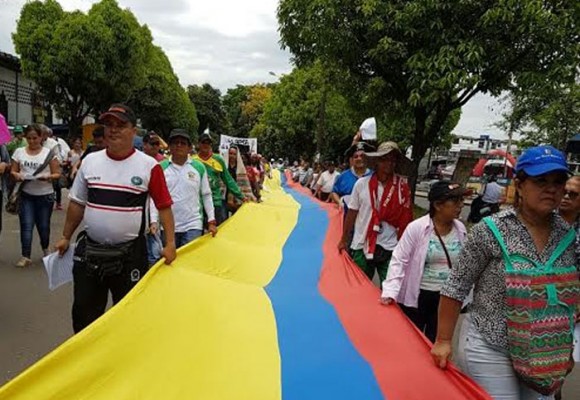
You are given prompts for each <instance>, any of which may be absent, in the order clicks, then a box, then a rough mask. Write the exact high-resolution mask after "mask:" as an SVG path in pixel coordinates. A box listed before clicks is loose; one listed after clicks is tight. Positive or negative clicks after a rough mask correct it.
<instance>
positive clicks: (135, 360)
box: [0, 175, 489, 400]
mask: <svg viewBox="0 0 580 400" xmlns="http://www.w3.org/2000/svg"><path fill="white" fill-rule="evenodd" d="M286 190H287V191H284V190H283V189H282V188H281V184H280V177H279V175H276V176H275V179H273V180H271V181H269V182H267V188H266V192H265V193H264V196H263V197H264V202H263V203H262V204H249V205H246V206H244V207H243V208H242V209H241V210H240V211H239V212H238V213H237V214H236V216H235V217H234V218H232V219H230V220H229V221H228V222H226V224H225V225H223V226H222V227H220V232H219V234H218V236H217V237H216V238H213V239H212V238H209V237H207V236H206V237H203V238H201V239H199V240H196V241H195V242H193V243H191V244H190V245H188V246H186V247H184V248H182V249H180V250H179V251H178V258H177V260H176V261H175V262H174V263H173V265H172V266H165V265H162V264H158V265H156V266H155V267H154V268H153V269H152V270H151V271H150V272H149V273H148V274H147V276H146V277H145V278H144V279H143V280H142V281H141V282H140V283H139V284H138V285H137V286H136V287H135V289H134V290H133V291H132V292H131V293H129V294H128V295H127V296H126V297H125V299H123V301H121V302H120V303H119V304H118V305H117V306H115V307H113V308H112V309H111V310H110V311H109V312H107V313H106V314H105V315H104V316H103V317H102V318H100V319H99V320H97V321H96V322H95V323H93V324H92V325H91V326H90V327H88V328H87V329H85V330H84V331H82V332H81V333H79V334H78V335H76V336H74V337H72V338H71V339H70V340H68V341H66V342H65V343H64V344H62V345H61V346H60V347H59V348H57V349H56V350H55V351H53V352H52V353H50V354H49V355H47V356H46V357H45V358H43V359H42V360H40V361H39V362H38V363H36V364H35V365H33V366H32V367H31V368H29V369H28V370H27V371H25V372H24V373H22V374H21V375H20V376H18V377H17V378H15V379H14V380H12V381H11V382H9V383H8V384H6V385H5V386H4V387H2V388H1V389H0V399H2V400H3V399H10V400H19V399H27V400H44V399H58V400H69V399H103V400H104V399H106V400H112V399H115V400H116V399H200V400H213V399H216V400H230V399H231V400H245V399H247V400H277V399H293V400H294V399H296V400H307V399H315V400H321V399H332V400H339V399H357V400H358V399H364V400H372V399H401V400H413V399H417V400H424V399H449V400H465V399H475V400H478V399H489V397H488V396H487V395H486V394H485V393H484V392H483V391H482V390H481V389H480V388H478V387H477V386H476V385H475V384H474V383H473V382H471V381H470V380H469V379H468V378H466V377H465V376H463V375H461V374H460V373H459V372H458V371H457V370H456V369H455V368H454V367H450V368H449V369H448V370H446V371H442V370H439V369H438V368H436V367H435V366H434V365H433V362H432V360H431V358H430V355H429V345H428V342H427V341H426V339H425V338H424V337H423V336H422V335H421V334H420V333H419V332H418V331H417V330H416V329H415V328H414V327H413V325H412V324H411V323H410V322H409V321H408V320H407V319H406V318H405V317H404V315H403V314H402V313H401V312H400V310H399V309H398V308H397V307H395V306H393V307H383V306H381V305H380V304H379V302H378V298H379V292H378V289H377V288H376V287H374V286H373V285H372V283H371V282H369V281H368V279H367V278H366V277H365V276H364V275H363V274H362V273H361V272H360V271H359V270H358V268H357V267H356V266H355V265H353V264H352V262H351V261H350V260H349V259H348V258H347V257H346V256H343V255H341V254H339V253H338V251H337V250H336V243H337V240H338V237H339V235H340V229H341V228H340V225H341V217H340V215H339V212H338V211H337V210H336V209H334V208H332V207H330V206H327V205H323V204H322V203H318V202H317V201H315V200H314V199H313V198H312V197H310V196H308V195H307V194H306V193H305V192H303V191H302V190H301V189H300V188H286Z"/></svg>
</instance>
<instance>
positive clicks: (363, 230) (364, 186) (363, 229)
mask: <svg viewBox="0 0 580 400" xmlns="http://www.w3.org/2000/svg"><path fill="white" fill-rule="evenodd" d="M370 179H371V176H366V177H364V178H360V179H359V180H358V181H357V182H356V183H355V185H354V188H353V189H352V194H351V196H350V199H349V201H348V208H349V209H350V210H358V215H357V217H356V223H355V226H354V236H353V239H352V244H351V246H350V247H351V249H353V250H361V249H363V248H364V245H365V242H366V239H367V230H368V227H369V224H370V222H371V215H372V206H371V195H370V190H369V181H370ZM383 191H384V187H383V184H382V183H380V182H379V187H378V189H377V197H378V198H379V200H378V201H376V202H375V203H379V201H380V199H381V197H382V195H383ZM397 243H398V240H397V230H396V229H395V227H394V226H392V225H390V224H388V223H386V222H384V221H381V232H379V234H378V235H377V245H378V246H381V247H382V248H383V249H385V250H393V249H394V248H395V247H396V246H397Z"/></svg>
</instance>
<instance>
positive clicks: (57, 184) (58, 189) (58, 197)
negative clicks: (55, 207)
mask: <svg viewBox="0 0 580 400" xmlns="http://www.w3.org/2000/svg"><path fill="white" fill-rule="evenodd" d="M52 187H53V188H54V193H55V194H56V204H59V205H60V204H61V203H62V188H61V187H60V180H58V179H57V180H56V181H53V182H52Z"/></svg>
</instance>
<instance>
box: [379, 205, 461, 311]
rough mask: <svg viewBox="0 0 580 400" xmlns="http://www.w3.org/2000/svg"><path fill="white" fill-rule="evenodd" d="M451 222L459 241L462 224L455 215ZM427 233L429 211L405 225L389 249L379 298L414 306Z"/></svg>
mask: <svg viewBox="0 0 580 400" xmlns="http://www.w3.org/2000/svg"><path fill="white" fill-rule="evenodd" d="M453 223H454V225H455V229H457V232H458V236H459V237H458V239H459V241H461V242H462V243H463V241H464V240H465V237H466V236H467V231H466V229H465V226H464V225H463V223H462V222H461V221H459V220H457V219H456V220H455V221H453ZM431 233H433V222H432V221H431V217H430V216H429V215H425V216H424V217H421V218H419V219H416V220H415V221H413V222H411V223H410V224H409V225H408V226H407V229H405V232H404V233H403V236H402V237H401V240H399V243H398V244H397V247H395V250H394V251H393V256H392V258H391V262H390V264H389V272H388V274H387V279H385V281H384V282H383V293H382V297H383V298H386V297H390V298H392V299H395V300H396V301H397V302H398V303H401V304H404V305H406V306H407V307H417V303H418V299H419V290H420V286H421V278H422V277H423V269H424V268H425V259H426V258H427V249H428V248H429V239H430V238H431Z"/></svg>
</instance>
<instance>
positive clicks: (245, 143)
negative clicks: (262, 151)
mask: <svg viewBox="0 0 580 400" xmlns="http://www.w3.org/2000/svg"><path fill="white" fill-rule="evenodd" d="M232 145H234V146H237V147H238V148H240V150H241V151H242V153H245V152H248V153H257V152H258V139H256V138H241V137H233V136H228V135H220V155H221V156H222V157H223V158H224V160H227V159H228V150H229V149H230V146H232Z"/></svg>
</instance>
